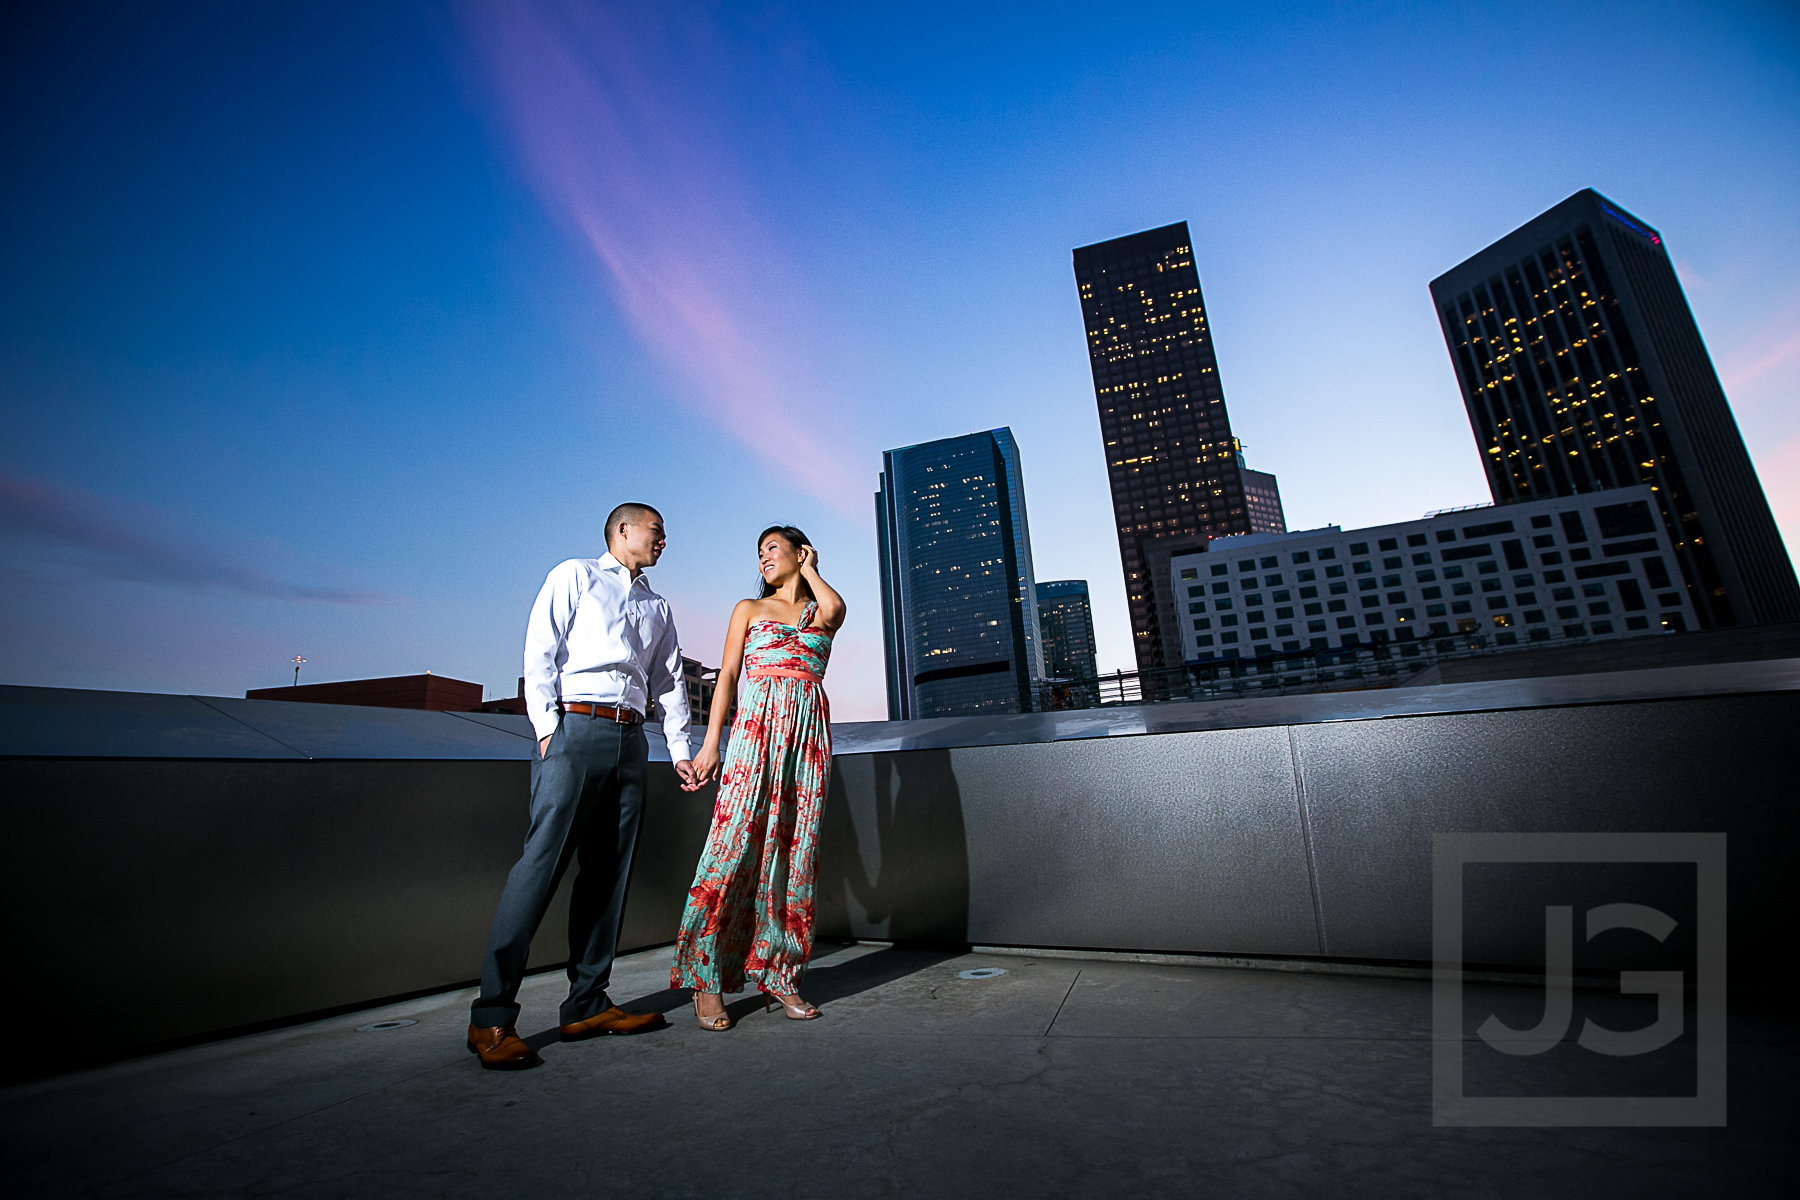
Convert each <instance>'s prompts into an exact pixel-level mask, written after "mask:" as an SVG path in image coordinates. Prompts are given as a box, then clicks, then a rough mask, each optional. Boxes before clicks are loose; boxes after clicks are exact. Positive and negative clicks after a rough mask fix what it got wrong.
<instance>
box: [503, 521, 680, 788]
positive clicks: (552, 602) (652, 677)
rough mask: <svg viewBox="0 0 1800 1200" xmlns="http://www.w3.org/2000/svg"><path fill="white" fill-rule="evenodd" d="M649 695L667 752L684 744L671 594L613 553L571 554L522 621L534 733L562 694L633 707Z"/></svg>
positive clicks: (550, 728)
mask: <svg viewBox="0 0 1800 1200" xmlns="http://www.w3.org/2000/svg"><path fill="white" fill-rule="evenodd" d="M651 696H655V697H656V702H657V703H658V704H659V705H661V706H662V713H663V733H664V734H665V735H666V736H667V737H668V739H669V757H670V758H672V759H674V760H675V761H676V762H685V761H687V760H688V759H689V758H692V757H693V755H692V753H691V752H690V751H689V750H688V698H687V680H686V679H685V678H684V677H683V676H682V672H681V645H680V643H679V641H678V640H677V639H676V636H675V619H674V617H672V616H671V615H670V613H669V602H668V601H667V600H664V599H663V598H662V597H661V596H659V595H657V594H656V593H655V592H653V591H651V590H650V581H649V580H648V579H646V578H645V577H644V576H643V575H642V574H640V575H639V576H638V577H637V578H636V579H633V578H632V577H631V571H630V569H629V568H627V567H626V566H625V564H623V563H621V562H620V561H619V560H618V559H616V558H614V557H613V556H612V555H611V554H604V555H601V556H600V557H599V558H571V559H570V560H569V561H568V562H565V563H561V564H559V565H558V566H557V567H556V568H555V569H554V570H552V571H551V572H550V575H549V578H547V579H545V580H544V587H543V590H542V591H540V592H539V593H538V598H537V603H535V604H533V605H532V606H531V621H530V622H529V623H528V624H527V625H526V627H525V707H526V711H527V712H528V713H529V714H530V716H531V727H532V728H533V729H535V730H536V731H537V735H538V737H539V738H540V739H541V738H546V737H549V736H550V735H551V734H552V733H554V732H555V731H556V721H557V711H556V706H557V704H558V703H560V702H562V701H565V700H575V701H582V702H585V703H588V704H604V705H607V706H609V707H612V708H618V707H620V706H623V707H625V708H629V709H632V710H634V711H635V712H637V713H639V714H640V715H641V714H643V713H645V712H646V711H648V706H647V704H646V701H647V700H648V698H649V697H651Z"/></svg>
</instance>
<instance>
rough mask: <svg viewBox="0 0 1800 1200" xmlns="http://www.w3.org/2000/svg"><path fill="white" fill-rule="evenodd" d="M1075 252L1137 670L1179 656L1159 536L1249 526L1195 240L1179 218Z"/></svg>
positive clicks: (1196, 535) (1187, 540) (1200, 535)
mask: <svg viewBox="0 0 1800 1200" xmlns="http://www.w3.org/2000/svg"><path fill="white" fill-rule="evenodd" d="M1074 254H1075V282H1076V285H1077V287H1078V289H1079V291H1080V294H1081V317H1082V321H1083V322H1084V323H1085V324H1086V326H1087V341H1088V362H1089V364H1090V365H1091V366H1092V368H1093V373H1094V397H1095V399H1096V400H1097V401H1098V402H1099V405H1100V436H1101V440H1102V441H1103V442H1104V443H1105V447H1106V465H1107V474H1108V477H1109V480H1110V482H1111V484H1112V497H1113V521H1114V525H1115V526H1116V527H1117V529H1118V531H1119V556H1120V558H1121V559H1122V560H1123V562H1124V568H1125V597H1126V601H1127V603H1128V605H1129V607H1130V611H1131V640H1132V646H1133V648H1134V650H1135V651H1136V653H1137V663H1138V668H1139V669H1140V670H1149V669H1152V668H1155V667H1160V666H1164V665H1171V666H1178V665H1180V663H1181V661H1182V660H1181V657H1180V655H1179V653H1177V654H1175V655H1174V657H1167V656H1166V655H1165V650H1164V638H1165V634H1166V635H1167V636H1168V638H1169V639H1170V644H1171V645H1172V646H1179V645H1180V644H1181V639H1180V631H1178V630H1175V629H1173V628H1171V629H1168V630H1164V628H1163V626H1164V624H1166V623H1167V619H1168V615H1169V614H1171V613H1173V612H1174V611H1175V603H1174V597H1173V595H1172V594H1171V593H1170V589H1169V582H1168V578H1167V576H1168V570H1167V559H1168V552H1169V550H1170V549H1171V548H1172V547H1170V546H1167V545H1162V546H1159V545H1157V543H1159V542H1165V541H1167V540H1169V539H1180V540H1181V542H1182V543H1183V547H1184V548H1185V547H1186V546H1188V545H1191V544H1194V543H1195V542H1196V541H1198V543H1200V544H1204V542H1205V540H1206V539H1207V538H1209V537H1224V536H1226V535H1229V534H1239V533H1249V532H1250V531H1251V521H1250V513H1249V509H1248V506H1247V505H1246V503H1245V499H1244V481H1243V478H1242V475H1241V473H1240V470H1239V462H1238V456H1237V449H1236V445H1235V443H1234V442H1233V440H1232V436H1231V422H1230V420H1229V419H1228V418H1227V417H1226V415H1225V395H1224V392H1223V390H1222V389H1221V388H1220V386H1219V367H1218V363H1217V362H1216V361H1214V358H1213V347H1212V334H1211V332H1210V331H1209V330H1208V328H1207V324H1206V305H1205V303H1204V302H1203V301H1202V299H1201V296H1200V276H1199V274H1198V272H1196V271H1195V269H1194V250H1193V244H1192V242H1191V241H1190V240H1189V238H1188V227H1187V222H1185V221H1182V222H1178V223H1176V224H1174V225H1165V226H1163V227H1162V228H1161V229H1151V230H1147V231H1146V232H1144V233H1135V234H1132V235H1131V236H1130V237H1122V238H1115V239H1114V240H1112V241H1110V242H1100V243H1097V244H1095V245H1092V246H1083V247H1081V248H1080V249H1078V250H1076V251H1075V252H1074ZM1158 550H1160V551H1162V553H1156V551H1158ZM1176 552H1177V553H1179V552H1180V551H1179V550H1177V551H1176Z"/></svg>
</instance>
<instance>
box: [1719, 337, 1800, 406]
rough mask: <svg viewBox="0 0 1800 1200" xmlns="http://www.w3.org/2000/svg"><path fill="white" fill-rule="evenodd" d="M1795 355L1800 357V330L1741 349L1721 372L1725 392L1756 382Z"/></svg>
mask: <svg viewBox="0 0 1800 1200" xmlns="http://www.w3.org/2000/svg"><path fill="white" fill-rule="evenodd" d="M1745 351H1748V353H1745ZM1795 355H1800V328H1796V329H1790V330H1789V331H1788V333H1787V335H1786V336H1785V337H1776V338H1774V339H1773V340H1771V341H1765V342H1763V343H1761V344H1760V345H1757V346H1755V347H1741V348H1740V349H1739V352H1738V354H1737V355H1736V356H1734V359H1733V361H1732V362H1730V363H1728V364H1725V366H1724V369H1723V370H1721V371H1720V372H1719V374H1720V375H1721V376H1722V377H1723V379H1722V382H1723V383H1724V384H1725V391H1726V392H1727V393H1728V394H1729V393H1731V392H1734V391H1736V390H1737V389H1738V388H1741V387H1743V386H1744V385H1745V384H1748V383H1753V382H1755V381H1756V380H1757V379H1760V378H1761V377H1762V376H1764V375H1767V374H1768V373H1769V372H1770V371H1773V370H1774V369H1775V368H1776V367H1779V366H1780V365H1781V364H1783V363H1785V362H1787V361H1788V360H1789V359H1791V358H1793V357H1794V356H1795Z"/></svg>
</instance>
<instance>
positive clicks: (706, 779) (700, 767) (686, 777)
mask: <svg viewBox="0 0 1800 1200" xmlns="http://www.w3.org/2000/svg"><path fill="white" fill-rule="evenodd" d="M675 773H676V774H677V775H679V776H681V790H682V791H684V792H697V791H699V790H700V789H701V788H703V787H705V786H706V785H707V784H709V783H711V782H712V781H713V779H714V778H716V777H717V776H718V774H719V751H718V748H717V747H715V746H702V747H700V753H699V754H696V755H695V756H694V761H692V762H678V763H676V764H675Z"/></svg>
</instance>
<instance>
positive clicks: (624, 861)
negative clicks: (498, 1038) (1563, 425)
mask: <svg viewBox="0 0 1800 1200" xmlns="http://www.w3.org/2000/svg"><path fill="white" fill-rule="evenodd" d="M649 757H650V756H649V748H648V746H647V745H646V744H645V741H644V730H643V727H642V726H641V725H622V724H619V723H618V722H616V721H614V720H613V719H612V718H610V717H594V716H585V715H583V714H581V713H564V714H563V717H562V720H561V721H560V722H559V723H558V724H557V726H556V732H555V733H554V734H552V735H551V738H550V749H549V750H548V751H547V752H546V753H545V755H544V757H543V758H541V759H538V760H537V761H534V762H533V763H532V764H531V830H530V832H529V833H527V834H526V835H525V853H524V854H523V855H521V856H520V858H519V861H518V863H517V864H515V865H514V867H513V869H512V872H511V874H509V875H507V877H506V890H505V891H504V892H503V893H502V894H501V896H500V907H499V908H498V909H497V910H496V911H495V913H494V927H493V931H492V932H491V933H490V934H489V935H488V945H487V956H486V958H485V959H484V960H483V961H482V964H481V996H480V998H479V999H477V1000H476V1001H475V1005H474V1008H473V1009H472V1010H471V1012H470V1016H469V1020H470V1022H471V1023H472V1024H474V1025H477V1026H479V1027H481V1028H484V1029H485V1028H489V1027H492V1026H495V1025H515V1024H517V1023H518V1019H519V1005H518V995H519V984H520V982H521V981H522V980H523V979H524V977H525V964H526V960H527V959H528V958H529V957H530V954H531V939H532V936H533V935H534V934H536V933H537V929H538V925H539V924H540V923H541V922H542V921H543V919H544V912H545V911H546V910H547V909H548V908H549V907H550V897H551V896H553V895H555V894H556V886H557V884H559V883H561V882H562V877H563V872H564V871H566V870H568V868H569V863H570V862H571V860H573V859H574V858H575V857H576V856H577V855H579V856H580V859H581V861H580V863H579V870H578V871H577V873H576V875H575V882H574V884H573V885H572V887H571V888H570V895H569V998H568V999H567V1000H564V1001H563V1004H562V1014H561V1018H562V1019H561V1021H560V1022H559V1023H560V1024H563V1025H569V1024H573V1023H574V1022H576V1021H585V1020H587V1019H588V1018H589V1017H591V1016H594V1015H596V1014H598V1013H600V1012H603V1011H605V1010H606V1009H607V1008H608V1007H609V1005H610V1003H611V1002H610V1001H609V1000H608V999H607V996H606V984H607V981H608V980H609V979H610V978H611V977H612V965H613V957H614V955H615V954H616V953H617V951H618V946H619V921H620V918H621V916H622V915H623V913H624V910H625V887H626V884H627V883H628V882H629V881H630V879H631V853H632V851H633V850H634V849H636V848H637V837H638V818H639V816H640V815H641V814H642V812H643V808H644V778H645V775H646V774H647V773H648V772H647V767H646V764H647V763H648V761H649Z"/></svg>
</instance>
